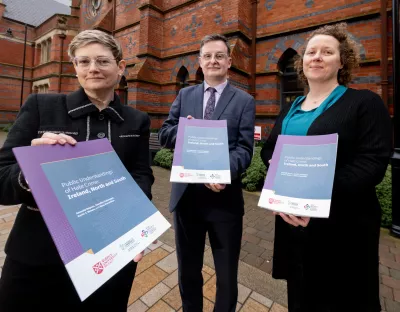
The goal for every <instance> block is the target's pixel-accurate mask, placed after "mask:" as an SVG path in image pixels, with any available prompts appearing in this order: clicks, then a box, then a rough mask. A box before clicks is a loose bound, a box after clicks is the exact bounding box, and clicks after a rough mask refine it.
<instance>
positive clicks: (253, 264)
mask: <svg viewBox="0 0 400 312" xmlns="http://www.w3.org/2000/svg"><path fill="white" fill-rule="evenodd" d="M154 174H155V177H156V182H155V185H154V187H153V194H154V203H155V205H156V206H157V207H158V209H159V210H160V211H161V213H163V215H165V216H166V217H167V219H168V220H170V222H171V215H170V214H169V212H168V211H167V205H168V200H169V193H170V184H169V182H168V180H169V171H167V170H164V169H161V168H157V167H155V168H154ZM257 201H258V196H257V194H251V193H245V202H246V208H245V209H246V215H245V218H244V232H243V242H242V253H241V261H240V264H239V298H238V311H239V310H240V311H243V312H248V311H252V312H257V311H260V312H262V311H265V312H287V309H286V308H285V306H286V302H287V298H286V285H285V283H284V282H282V281H276V280H274V279H272V278H271V275H270V272H271V257H272V251H273V244H272V242H273V237H274V236H273V233H274V218H273V217H272V215H271V213H270V212H269V211H267V210H263V209H260V208H258V207H257ZM17 211H18V207H17V206H11V207H5V206H3V207H1V206H0V273H1V267H2V266H3V263H4V257H5V254H4V251H3V249H4V244H5V241H6V239H7V237H8V234H9V232H10V229H11V227H12V225H13V223H14V219H15V215H16V213H17ZM380 273H381V276H380V278H381V301H382V307H383V308H384V311H387V312H395V311H396V312H398V311H400V240H399V239H395V238H393V237H391V236H389V234H388V232H387V231H386V230H382V235H381V243H380ZM136 275H137V276H136V278H135V281H134V284H133V287H132V292H131V296H130V300H129V304H130V306H129V309H128V311H131V312H132V311H135V312H142V311H160V312H168V311H181V302H180V297H179V291H178V288H177V262H176V253H175V242H174V231H173V229H172V228H171V229H170V230H168V231H167V232H166V233H165V234H164V235H163V236H162V237H161V239H160V242H159V243H158V244H157V245H155V246H151V249H148V250H147V251H146V256H145V257H144V258H143V260H142V261H141V262H140V264H139V266H138V271H137V274H136ZM203 276H204V282H205V284H204V311H212V308H213V301H214V299H215V271H214V265H213V259H212V255H211V250H210V249H209V247H208V246H206V249H205V256H204V268H203ZM349 278H351V277H349Z"/></svg>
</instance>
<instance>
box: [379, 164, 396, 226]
mask: <svg viewBox="0 0 400 312" xmlns="http://www.w3.org/2000/svg"><path fill="white" fill-rule="evenodd" d="M376 195H377V196H378V199H379V202H380V204H381V208H382V219H381V225H382V226H383V227H386V228H389V227H391V225H392V168H391V166H390V165H389V166H388V168H387V170H386V174H385V177H384V178H383V180H382V182H381V183H380V184H379V185H377V187H376Z"/></svg>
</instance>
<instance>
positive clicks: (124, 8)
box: [119, 0, 140, 13]
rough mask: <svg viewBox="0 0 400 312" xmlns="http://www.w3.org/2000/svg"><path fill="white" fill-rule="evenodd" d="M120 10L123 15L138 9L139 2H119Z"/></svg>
mask: <svg viewBox="0 0 400 312" xmlns="http://www.w3.org/2000/svg"><path fill="white" fill-rule="evenodd" d="M119 3H120V6H119V10H120V12H121V13H124V12H128V11H131V10H133V9H136V8H137V7H138V6H139V5H140V1H139V0H119Z"/></svg>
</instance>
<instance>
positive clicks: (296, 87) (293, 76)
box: [278, 48, 304, 107]
mask: <svg viewBox="0 0 400 312" xmlns="http://www.w3.org/2000/svg"><path fill="white" fill-rule="evenodd" d="M296 55H297V52H296V51H295V50H293V49H292V48H289V49H287V50H286V51H285V52H284V53H283V54H282V56H281V58H280V59H279V62H278V67H279V70H280V71H281V72H282V78H281V107H283V106H285V105H288V104H289V103H291V102H293V101H294V100H295V99H296V97H298V96H301V95H304V87H303V86H302V84H301V82H299V80H298V79H297V72H296V69H295V68H294V61H295V57H296Z"/></svg>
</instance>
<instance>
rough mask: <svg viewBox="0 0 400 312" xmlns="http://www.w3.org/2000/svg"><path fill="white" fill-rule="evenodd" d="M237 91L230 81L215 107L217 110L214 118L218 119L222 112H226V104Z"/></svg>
mask: <svg viewBox="0 0 400 312" xmlns="http://www.w3.org/2000/svg"><path fill="white" fill-rule="evenodd" d="M235 92H236V91H235V89H234V88H232V87H231V85H230V84H229V82H228V84H227V85H226V87H225V89H224V91H223V92H222V94H221V97H220V98H219V100H218V103H217V106H216V107H215V111H214V113H213V115H212V119H214V120H216V119H218V118H219V117H220V116H221V114H222V113H223V112H224V110H225V108H226V106H227V105H228V104H229V102H230V101H231V99H232V97H233V95H234V94H235Z"/></svg>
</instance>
